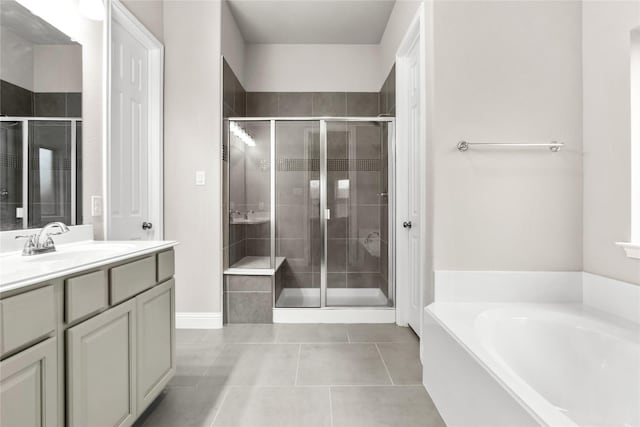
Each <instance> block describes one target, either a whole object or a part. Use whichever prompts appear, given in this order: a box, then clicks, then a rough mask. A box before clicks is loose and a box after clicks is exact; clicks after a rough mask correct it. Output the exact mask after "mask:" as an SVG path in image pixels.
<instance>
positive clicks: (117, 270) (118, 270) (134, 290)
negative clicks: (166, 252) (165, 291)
mask: <svg viewBox="0 0 640 427" xmlns="http://www.w3.org/2000/svg"><path fill="white" fill-rule="evenodd" d="M109 282H110V283H109V284H110V289H109V299H110V302H111V304H117V303H119V302H121V301H124V300H126V299H127V298H131V297H132V296H134V295H136V294H139V293H140V292H142V291H144V290H145V289H148V288H150V287H152V286H153V285H155V284H156V256H155V255H151V256H148V257H146V258H142V259H140V260H138V261H134V262H130V263H128V264H124V265H121V266H118V267H114V268H112V269H111V270H110V271H109Z"/></svg>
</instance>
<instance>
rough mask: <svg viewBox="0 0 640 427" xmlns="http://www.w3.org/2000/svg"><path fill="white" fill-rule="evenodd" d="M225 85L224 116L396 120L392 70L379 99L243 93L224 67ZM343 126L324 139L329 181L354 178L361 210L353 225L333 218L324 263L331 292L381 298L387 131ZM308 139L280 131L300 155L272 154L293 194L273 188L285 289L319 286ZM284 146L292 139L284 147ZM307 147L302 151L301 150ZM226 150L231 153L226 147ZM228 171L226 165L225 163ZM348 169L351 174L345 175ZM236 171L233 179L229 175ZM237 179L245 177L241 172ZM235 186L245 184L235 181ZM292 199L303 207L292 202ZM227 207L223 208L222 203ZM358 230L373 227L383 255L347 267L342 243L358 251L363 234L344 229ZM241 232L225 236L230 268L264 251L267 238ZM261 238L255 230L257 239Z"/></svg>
mask: <svg viewBox="0 0 640 427" xmlns="http://www.w3.org/2000/svg"><path fill="white" fill-rule="evenodd" d="M223 84H224V115H225V117H231V116H236V117H242V116H247V117H286V116H290V117H292V116H296V117H304V116H310V117H311V116H336V117H340V116H369V117H375V116H378V115H386V116H395V69H392V70H391V72H390V73H389V75H388V77H387V79H386V80H385V82H384V84H383V85H382V88H381V89H380V91H379V92H313V93H311V92H246V91H245V90H244V88H243V87H242V85H241V84H240V82H239V81H238V79H237V78H236V76H235V75H234V74H233V71H232V70H231V68H230V67H229V65H228V64H227V63H226V62H225V63H224V72H223ZM341 126H342V128H337V127H336V128H331V129H330V130H329V131H330V132H329V136H328V138H329V140H330V142H331V144H330V145H331V146H332V147H334V148H335V151H336V152H333V153H332V152H331V148H330V150H329V151H330V153H329V154H330V155H329V157H330V158H331V159H332V160H331V162H333V163H332V164H333V166H334V167H333V169H335V171H333V172H335V174H336V175H335V176H334V178H335V179H337V178H339V177H340V176H342V175H345V177H344V178H351V179H353V178H356V179H355V180H354V182H355V181H356V180H358V179H359V182H360V184H365V185H360V186H359V187H360V188H359V189H358V191H359V193H358V194H357V195H354V196H353V197H357V198H359V200H360V201H366V203H362V204H359V202H358V203H356V204H357V205H358V206H360V207H358V208H356V209H355V211H356V212H357V214H356V215H357V217H354V218H351V219H348V218H340V217H338V218H336V219H335V220H334V221H331V223H332V224H331V230H329V236H328V237H329V239H330V241H329V251H330V253H331V254H332V256H331V257H330V259H329V261H331V264H330V266H329V272H330V275H329V285H330V286H334V287H378V286H379V287H381V288H382V289H383V290H384V291H385V293H386V291H387V287H388V286H387V275H388V272H387V265H388V255H387V247H388V224H387V220H388V205H387V200H388V198H387V197H379V196H378V193H383V192H388V189H387V186H386V183H387V176H388V171H387V159H388V157H387V143H388V141H387V135H386V132H380V128H374V127H372V126H361V127H356V126H352V127H351V128H349V127H348V126H344V125H341ZM376 129H378V130H377V131H376ZM349 132H350V133H349ZM311 133H312V134H315V135H311V136H310V137H308V141H307V143H304V142H303V130H302V129H296V128H295V126H292V127H290V128H289V129H288V132H285V129H284V128H283V129H281V131H280V132H279V136H278V144H279V146H281V147H285V146H289V147H294V146H295V145H296V144H297V145H298V146H299V147H298V148H300V149H302V152H297V151H296V150H297V149H296V148H292V150H293V151H292V152H291V153H289V154H287V153H286V152H284V151H286V150H282V149H280V150H277V151H278V156H277V157H278V161H277V165H276V168H277V169H276V174H277V181H276V182H277V184H282V185H287V186H291V187H292V188H290V189H283V188H281V187H282V186H281V185H278V188H277V191H278V194H280V195H281V196H282V194H283V190H286V191H288V192H289V193H290V194H289V196H290V197H277V203H278V204H277V206H276V225H277V228H276V230H277V236H278V241H277V255H279V256H281V255H282V256H286V257H287V259H288V262H286V263H285V264H284V265H283V267H282V269H281V276H282V283H283V285H284V287H319V269H318V266H319V247H318V248H316V246H318V245H319V227H315V226H313V224H315V223H317V222H318V218H317V213H316V211H317V210H318V207H317V206H316V205H314V200H313V195H312V194H310V193H312V190H310V189H309V188H308V186H309V182H310V181H313V180H317V179H318V175H319V174H318V169H319V148H318V147H319V137H318V134H317V133H316V132H315V131H312V132H311ZM374 134H375V135H374ZM225 135H226V133H225ZM348 135H350V136H348ZM349 138H350V139H351V140H352V141H353V142H352V143H353V144H355V145H356V152H355V156H356V162H351V163H353V165H351V164H350V162H348V161H347V159H348V157H349V152H348V151H347V150H348V148H347V145H348V144H347V142H348V140H349ZM288 139H292V140H291V141H288ZM340 141H342V142H340ZM305 144H306V147H302V146H303V145H305ZM225 145H227V147H228V144H225ZM340 147H342V149H340ZM280 153H282V154H280ZM227 154H228V153H227ZM351 155H353V152H352V153H351ZM227 158H228V157H227ZM298 163H300V164H298ZM360 163H361V164H360ZM226 164H227V165H228V162H227V163H226ZM357 165H360V166H362V168H364V169H363V170H361V171H359V170H357V168H358V167H359V166H357ZM371 165H377V167H376V168H374V169H371ZM352 166H353V167H354V168H355V169H356V170H353V171H350V170H349V169H351V168H352ZM367 168H369V169H367ZM232 169H235V172H239V171H244V165H232ZM329 169H332V168H331V167H330V168H329ZM235 172H232V173H233V174H234V176H235V175H236V174H235ZM241 173H242V174H244V172H241ZM330 173H332V172H330ZM294 175H295V176H294ZM296 177H299V178H301V179H296ZM292 180H293V181H292ZM294 181H295V182H294ZM298 181H300V182H298ZM365 181H367V182H365ZM368 181H371V182H370V183H369V182H368ZM235 182H236V183H239V182H242V181H241V180H240V179H239V178H238V179H236V180H235ZM247 184H249V183H246V182H245V185H247ZM369 184H371V185H369ZM238 185H239V184H238ZM225 187H226V186H225ZM294 187H295V190H294V189H293V188H294ZM225 189H226V188H225ZM234 192H235V193H236V194H241V193H242V189H239V188H236V187H235V186H234ZM368 193H371V194H368ZM296 198H298V199H300V200H298V201H295V200H294V199H296ZM302 199H304V200H302ZM224 200H225V203H226V200H227V197H225V199H224ZM292 200H293V203H292V202H291V201H292ZM334 209H337V207H334ZM335 211H336V210H334V212H335ZM227 212H228V207H227V206H225V218H226V221H228V215H227V214H226V213H227ZM349 221H350V223H349ZM358 224H364V227H365V229H366V228H372V227H373V228H378V229H379V230H380V252H381V255H380V257H373V256H371V255H369V254H368V253H366V252H365V251H359V252H360V253H361V254H362V253H364V256H363V255H360V256H359V257H356V258H355V259H357V260H359V261H358V262H357V263H355V264H354V262H349V257H348V254H347V251H348V249H347V247H348V245H347V239H352V243H353V245H352V246H357V240H358V239H359V238H360V237H361V235H360V234H347V233H348V232H347V229H348V228H349V227H351V228H352V229H353V228H354V227H355V228H357V227H358V226H359V225H358ZM246 228H247V226H243V225H234V226H231V228H228V227H225V230H229V231H228V236H227V238H228V240H226V241H225V253H226V254H228V265H233V263H234V262H236V261H237V260H239V259H241V258H242V257H244V256H246V255H251V254H253V253H257V252H260V250H259V249H260V248H253V246H254V245H263V244H264V242H265V241H267V243H268V240H265V239H264V237H267V236H262V235H254V234H255V233H254V232H251V235H249V234H248V232H247V230H246ZM316 228H317V230H316ZM342 228H344V230H343V231H341V230H342ZM258 231H259V230H255V232H258ZM363 232H364V230H363ZM363 237H366V236H363ZM227 243H228V244H227ZM349 250H351V249H349ZM343 255H344V257H343ZM352 259H354V258H352ZM342 260H344V262H343V261H342ZM278 282H280V280H279V281H278Z"/></svg>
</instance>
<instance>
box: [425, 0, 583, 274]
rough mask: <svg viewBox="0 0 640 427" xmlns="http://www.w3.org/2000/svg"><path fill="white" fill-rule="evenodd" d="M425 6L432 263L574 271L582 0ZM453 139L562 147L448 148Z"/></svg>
mask: <svg viewBox="0 0 640 427" xmlns="http://www.w3.org/2000/svg"><path fill="white" fill-rule="evenodd" d="M434 13H435V15H434V21H433V22H434V34H433V40H434V43H435V52H434V54H433V55H434V56H433V67H434V68H433V73H434V75H433V79H434V82H435V85H434V87H433V91H434V92H433V94H431V93H427V96H430V97H431V96H432V95H433V102H434V107H433V116H432V119H433V120H432V123H433V152H432V153H431V157H432V158H433V159H434V165H433V166H434V185H435V196H434V208H435V212H434V221H435V222H434V234H435V236H434V237H435V248H434V250H435V252H434V262H435V269H436V270H525V271H526V270H572V271H580V270H582V114H581V111H582V84H581V78H580V76H581V71H582V69H581V65H582V56H581V2H579V1H563V2H536V1H527V2H511V1H495V2H476V1H457V2H436V3H434ZM487 29H490V31H488V30H487ZM463 139H464V140H469V141H485V142H486V141H491V142H514V141H515V142H518V141H536V142H539V141H542V142H549V141H552V140H558V141H562V142H564V143H565V144H566V145H565V148H564V149H563V150H562V151H560V152H559V153H555V154H554V153H551V152H549V150H508V149H505V150H470V151H469V152H467V153H459V152H458V151H457V150H456V148H455V145H456V143H457V142H458V141H460V140H463Z"/></svg>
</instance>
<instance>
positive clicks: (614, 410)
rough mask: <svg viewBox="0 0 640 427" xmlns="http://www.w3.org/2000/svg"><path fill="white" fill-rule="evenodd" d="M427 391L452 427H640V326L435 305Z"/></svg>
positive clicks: (586, 311) (525, 308)
mask: <svg viewBox="0 0 640 427" xmlns="http://www.w3.org/2000/svg"><path fill="white" fill-rule="evenodd" d="M422 341H423V364H424V371H423V372H424V374H423V375H424V384H425V387H426V388H427V390H428V391H429V393H430V394H431V396H432V398H433V399H434V402H435V403H436V406H437V407H438V409H439V410H440V413H441V414H442V416H443V418H444V420H445V422H446V423H447V425H449V426H450V427H451V426H465V427H471V426H491V427H497V426H506V427H523V426H529V425H532V426H535V425H545V426H598V427H600V426H601V427H618V426H619V427H630V426H640V325H638V324H636V323H633V322H630V321H628V320H624V319H621V318H618V317H614V316H611V315H609V314H606V313H604V312H600V311H597V310H594V309H591V308H588V307H586V306H583V305H582V304H525V303H501V304H496V303H434V304H431V305H430V306H428V307H427V308H426V309H425V322H424V327H423V340H422Z"/></svg>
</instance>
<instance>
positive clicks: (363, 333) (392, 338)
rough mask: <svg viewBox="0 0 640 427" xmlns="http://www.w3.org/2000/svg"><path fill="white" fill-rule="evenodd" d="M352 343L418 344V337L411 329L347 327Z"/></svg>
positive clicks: (371, 326) (386, 325) (385, 326)
mask: <svg viewBox="0 0 640 427" xmlns="http://www.w3.org/2000/svg"><path fill="white" fill-rule="evenodd" d="M347 331H348V333H349V341H351V342H416V341H418V337H416V335H415V334H414V333H413V331H412V330H411V329H410V328H403V327H401V326H396V325H390V324H381V325H362V324H360V325H347Z"/></svg>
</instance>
